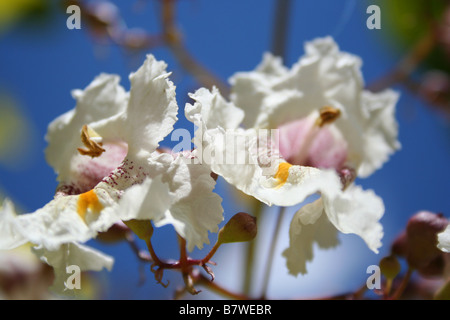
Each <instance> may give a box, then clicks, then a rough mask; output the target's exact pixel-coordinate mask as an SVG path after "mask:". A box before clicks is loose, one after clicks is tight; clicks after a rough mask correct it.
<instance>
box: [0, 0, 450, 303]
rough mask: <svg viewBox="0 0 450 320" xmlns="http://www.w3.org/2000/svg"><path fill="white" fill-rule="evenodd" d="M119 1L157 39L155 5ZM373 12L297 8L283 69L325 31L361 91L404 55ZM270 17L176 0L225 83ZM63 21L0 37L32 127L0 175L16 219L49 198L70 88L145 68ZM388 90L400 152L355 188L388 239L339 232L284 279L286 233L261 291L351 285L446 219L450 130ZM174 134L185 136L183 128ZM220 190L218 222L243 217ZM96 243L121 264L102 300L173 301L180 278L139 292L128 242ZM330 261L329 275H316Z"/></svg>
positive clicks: (305, 4) (181, 90) (299, 4)
mask: <svg viewBox="0 0 450 320" xmlns="http://www.w3.org/2000/svg"><path fill="white" fill-rule="evenodd" d="M117 3H118V6H119V8H120V9H121V14H122V15H123V17H124V19H125V21H126V23H127V25H128V26H129V27H141V28H145V29H146V30H148V31H150V32H155V33H156V32H158V30H159V20H158V12H157V11H155V10H156V9H157V6H156V5H155V1H148V2H144V3H147V5H146V6H144V7H143V10H141V11H139V12H135V11H133V10H132V5H130V3H133V1H130V2H129V1H117ZM369 4H370V1H367V2H362V1H361V2H360V1H358V2H356V1H352V0H346V1H331V0H315V1H293V7H292V10H291V19H292V20H291V24H290V28H289V36H288V41H287V51H286V59H285V64H286V65H287V66H291V65H292V64H293V63H295V62H296V61H297V60H298V58H299V57H300V56H301V55H302V54H303V44H304V42H305V41H308V40H312V39H314V38H316V37H323V36H327V35H331V36H333V37H334V38H335V40H336V42H337V43H338V44H339V46H340V48H341V49H342V50H343V51H348V52H351V53H353V54H356V55H359V56H360V57H361V58H362V60H363V63H364V64H363V70H362V71H363V74H364V78H365V81H366V83H371V82H372V81H374V80H375V79H377V78H378V77H380V76H382V75H383V74H385V73H386V72H388V71H389V70H390V69H391V68H392V67H393V66H394V65H395V63H396V62H397V61H398V60H399V59H400V58H401V56H402V53H401V52H399V51H398V50H395V48H392V47H390V46H388V44H387V42H386V41H385V39H384V35H383V32H386V31H388V30H368V29H367V28H366V19H367V17H368V15H367V14H366V8H367V6H368V5H369ZM381 9H382V10H383V8H381ZM273 10H274V1H272V0H244V1H241V0H239V1H238V0H228V1H210V0H180V1H179V5H178V10H177V22H178V26H179V28H180V30H181V31H182V32H183V36H184V40H185V42H186V44H187V47H188V49H189V50H190V52H191V53H192V55H193V56H194V57H196V59H197V60H198V61H200V62H201V63H202V64H204V65H205V66H206V67H207V68H209V69H210V70H212V71H213V72H214V73H215V74H217V75H218V76H219V77H220V78H222V79H224V80H227V79H228V78H229V77H230V76H231V75H233V74H234V73H235V72H237V71H247V70H252V69H253V68H254V67H255V66H256V65H257V64H258V63H259V62H260V61H261V58H262V55H263V53H264V52H266V51H270V46H271V36H272V21H273V17H272V16H273ZM67 17H68V15H65V14H64V12H61V13H60V14H58V15H57V17H56V19H54V20H53V21H52V23H50V24H48V25H47V26H46V27H45V28H42V29H39V28H34V29H33V30H30V29H24V28H15V29H12V30H11V31H9V32H8V33H6V34H3V35H2V36H1V37H0V47H1V50H0V89H1V91H4V92H7V93H8V94H9V95H10V96H11V97H12V98H13V99H14V100H16V102H17V103H18V105H19V108H20V110H21V112H22V113H23V114H24V116H25V117H26V118H27V119H28V122H29V129H30V133H31V134H30V137H29V139H30V141H31V144H30V145H28V146H27V152H26V153H25V154H24V158H25V160H26V161H18V163H19V164H18V165H4V166H1V167H0V190H2V191H3V193H4V195H5V196H8V197H10V198H11V199H13V201H14V202H15V203H17V204H18V205H19V206H20V208H21V209H22V210H23V211H24V212H31V211H34V210H36V209H38V208H40V207H42V206H43V205H44V204H46V203H47V202H48V201H50V199H51V198H52V196H53V194H54V190H55V188H56V176H55V174H54V172H53V170H52V168H50V167H49V165H48V164H47V163H46V161H45V158H44V153H43V151H44V149H45V147H46V142H45V140H44V136H45V133H46V130H47V126H48V124H49V122H50V121H52V120H53V119H54V118H55V117H57V116H58V115H60V114H62V113H63V112H65V111H67V110H69V109H71V108H73V107H74V100H73V99H72V98H71V95H70V92H71V90H73V89H76V88H84V87H86V86H87V85H88V84H89V82H90V81H91V80H92V79H93V78H94V77H95V76H96V75H98V74H99V73H101V72H107V73H115V74H119V75H120V76H121V78H122V85H123V86H124V87H125V88H129V82H128V74H129V73H130V72H132V71H134V70H135V69H136V68H137V67H139V65H140V63H141V62H142V61H143V56H138V57H136V58H135V59H130V58H129V57H127V54H125V53H124V52H123V50H121V49H120V48H117V47H115V46H104V47H102V46H96V45H95V44H94V43H93V40H92V38H91V37H90V36H89V34H88V33H87V30H86V28H84V27H83V22H82V29H81V30H68V29H67V28H66V18H67ZM382 26H383V20H382ZM150 53H153V54H154V55H155V56H156V57H157V58H158V59H162V60H165V61H166V62H167V63H168V69H169V70H171V71H173V76H172V78H171V79H172V81H174V83H175V85H176V86H177V100H178V103H179V106H180V107H181V108H182V107H183V106H184V104H185V102H186V101H187V92H192V91H194V90H195V89H196V86H197V84H196V83H195V82H194V81H193V80H192V78H191V77H190V76H189V75H187V74H186V73H185V72H184V71H183V70H182V69H181V68H180V65H179V64H178V63H177V62H176V60H175V59H174V58H173V56H172V55H171V54H170V52H169V51H168V50H167V49H165V48H155V49H154V50H151V51H150ZM394 89H396V90H398V91H400V92H401V99H400V101H399V103H398V108H397V112H396V113H397V119H398V122H399V140H400V142H401V144H402V149H401V150H400V151H399V152H397V153H396V154H394V155H393V156H392V157H391V159H390V161H389V162H387V163H386V164H385V165H384V166H383V168H382V169H381V170H379V171H377V172H376V173H375V174H373V175H372V176H371V177H369V178H367V179H364V180H360V181H358V183H360V184H361V185H362V186H364V187H365V188H371V189H373V190H374V191H375V192H376V193H377V194H378V195H379V196H380V197H382V198H383V200H384V203H385V207H386V212H385V216H384V217H383V219H382V223H383V226H384V231H385V237H384V239H383V243H384V246H383V248H382V250H381V253H380V255H375V254H372V253H371V252H370V251H369V250H368V249H367V248H366V247H365V245H364V244H363V243H362V240H360V239H357V238H356V237H352V236H343V237H342V245H341V246H340V247H339V248H338V249H334V250H330V251H325V252H318V254H317V261H315V262H314V263H313V264H310V265H309V269H310V270H312V271H311V274H310V275H308V276H305V277H302V276H299V277H298V278H294V277H292V276H287V275H284V274H286V269H285V267H284V260H283V259H282V258H281V257H280V254H279V253H280V252H281V251H282V250H283V249H284V248H285V247H286V246H287V243H286V241H287V229H286V228H287V226H285V231H286V232H284V238H283V239H282V241H281V242H280V247H279V253H278V257H277V261H276V263H275V266H276V268H278V269H279V270H280V271H279V272H277V274H278V273H279V274H282V275H279V276H278V275H277V277H279V278H278V279H277V278H276V277H274V279H277V281H276V283H274V284H273V285H272V286H271V287H270V289H269V293H270V294H272V295H273V296H274V297H284V296H285V295H287V294H288V293H289V294H292V295H296V296H299V295H300V296H301V295H306V296H307V295H308V294H310V295H317V294H320V290H329V291H332V292H333V290H334V292H340V291H341V290H342V288H346V289H350V290H351V289H352V288H353V289H355V288H357V287H358V286H359V285H360V284H362V283H364V281H365V277H366V273H365V271H366V267H367V266H368V265H370V264H376V263H377V262H378V260H379V259H380V258H381V257H382V255H383V254H386V253H387V252H388V251H389V244H390V243H391V242H392V240H393V239H394V238H395V236H396V235H397V234H398V233H399V232H400V231H401V230H402V228H403V227H404V226H405V224H406V222H407V219H408V217H409V216H411V215H412V214H414V213H415V212H417V211H419V210H430V211H433V212H442V213H444V214H445V215H446V216H447V217H450V201H449V200H448V199H449V196H450V194H449V192H450V170H449V169H448V164H449V159H450V139H449V137H450V135H449V133H450V131H449V122H448V121H447V120H445V119H444V118H443V117H441V116H440V115H439V114H438V113H436V112H435V111H432V110H431V109H430V108H429V107H427V106H426V105H424V104H423V103H422V102H421V101H420V100H419V99H417V98H416V97H415V96H412V95H411V94H410V93H408V92H407V91H405V90H403V88H402V87H399V86H396V87H394ZM181 118H182V117H181ZM177 126H178V127H186V128H188V129H191V126H190V125H189V124H188V123H187V122H186V121H184V120H181V121H180V123H179V124H178V125H177ZM22 160H23V159H22ZM218 192H220V193H221V195H223V197H224V198H225V199H226V200H227V199H230V200H231V201H224V208H225V219H228V218H229V217H230V216H231V215H232V214H233V213H235V212H237V211H240V210H242V208H243V205H242V204H241V203H240V202H237V201H234V200H233V198H231V195H230V194H231V192H230V190H229V189H227V187H226V186H225V185H224V184H223V183H222V182H220V183H219V185H218ZM269 213H270V212H269ZM290 214H293V212H290ZM287 222H288V221H287ZM165 231H166V230H162V235H161V238H162V239H166V238H167V239H169V240H167V248H164V247H162V248H160V249H161V250H167V251H165V252H167V256H170V255H171V254H172V255H175V257H177V252H176V251H174V250H172V249H171V248H172V247H173V246H176V242H175V241H174V239H173V240H170V239H171V236H170V235H166V233H165ZM268 232H270V231H268ZM169 233H170V232H169V231H168V232H167V234H169ZM212 239H215V238H214V237H212ZM164 241H166V240H164ZM93 245H95V246H98V247H99V248H102V249H104V251H105V252H108V253H110V254H113V255H120V257H121V258H120V260H119V259H117V262H116V265H115V268H114V271H113V272H112V273H106V274H102V277H103V279H104V280H105V281H108V282H110V283H109V284H108V285H107V288H110V290H107V295H106V297H107V298H138V299H141V298H143V299H146V298H163V299H164V298H170V297H171V294H172V292H173V289H174V288H175V283H176V282H179V281H180V279H179V275H178V274H170V272H167V278H168V279H170V280H171V287H170V288H169V289H163V288H161V287H160V286H159V285H157V284H155V283H154V280H153V279H152V275H151V273H150V272H146V275H147V282H146V283H145V284H144V285H143V286H141V287H139V288H136V285H135V282H136V283H137V281H138V275H137V270H138V264H137V262H136V258H135V257H134V256H133V255H132V254H131V252H129V250H128V247H127V246H126V245H125V244H120V245H117V246H104V245H97V244H93ZM233 248H239V247H238V246H235V247H234V246H230V249H225V250H224V251H223V264H224V266H223V267H224V268H225V269H222V268H221V265H220V264H219V266H218V267H217V269H215V270H216V271H217V273H216V276H217V281H222V280H223V282H225V283H229V285H230V286H233V285H234V284H236V283H238V280H237V279H236V278H233V277H231V278H230V274H231V273H230V272H229V271H230V270H231V269H232V268H236V272H238V271H239V270H238V269H239V259H237V260H236V261H237V262H236V264H233V266H231V267H230V266H226V264H227V261H230V260H227V259H229V258H228V255H231V254H232V253H233ZM234 251H236V250H234ZM355 253H356V254H355ZM219 258H220V257H219ZM330 261H332V265H333V266H334V267H333V268H332V269H329V270H324V268H325V266H326V265H330V264H329V262H330ZM147 271H148V270H147ZM221 276H222V278H221ZM225 279H226V280H225ZM274 282H275V281H274ZM325 288H327V289H325Z"/></svg>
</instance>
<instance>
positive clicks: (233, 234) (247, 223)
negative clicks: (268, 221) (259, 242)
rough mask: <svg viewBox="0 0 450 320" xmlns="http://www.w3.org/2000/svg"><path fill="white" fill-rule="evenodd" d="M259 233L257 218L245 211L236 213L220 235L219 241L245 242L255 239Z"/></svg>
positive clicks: (221, 230)
mask: <svg viewBox="0 0 450 320" xmlns="http://www.w3.org/2000/svg"><path fill="white" fill-rule="evenodd" d="M256 233H257V227H256V218H255V217H253V216H251V215H249V214H247V213H244V212H239V213H236V214H235V215H234V216H233V217H232V218H231V219H230V220H229V221H228V222H227V224H226V225H225V226H223V227H222V229H220V231H219V235H218V240H217V242H218V243H221V244H222V243H230V242H244V241H250V240H253V239H254V238H255V236H256Z"/></svg>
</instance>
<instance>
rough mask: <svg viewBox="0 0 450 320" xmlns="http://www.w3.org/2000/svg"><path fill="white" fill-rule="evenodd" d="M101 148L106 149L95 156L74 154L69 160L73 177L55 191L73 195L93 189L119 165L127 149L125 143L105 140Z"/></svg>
mask: <svg viewBox="0 0 450 320" xmlns="http://www.w3.org/2000/svg"><path fill="white" fill-rule="evenodd" d="M103 148H104V149H105V150H106V151H105V152H103V153H102V155H101V156H99V157H96V158H91V157H89V156H84V155H81V154H78V155H76V156H74V157H73V158H72V161H71V170H73V172H74V173H73V176H74V179H73V181H72V182H71V183H62V184H60V185H59V186H58V189H57V193H59V194H62V195H75V194H81V193H83V192H87V191H89V190H91V189H93V188H94V187H95V186H96V185H97V184H98V183H99V182H100V181H102V180H103V179H104V178H105V177H107V176H108V175H109V174H111V172H113V170H115V169H116V168H117V167H119V165H120V164H121V163H122V161H124V159H125V156H126V154H127V151H128V148H127V145H126V143H122V142H116V143H112V142H107V143H104V144H103Z"/></svg>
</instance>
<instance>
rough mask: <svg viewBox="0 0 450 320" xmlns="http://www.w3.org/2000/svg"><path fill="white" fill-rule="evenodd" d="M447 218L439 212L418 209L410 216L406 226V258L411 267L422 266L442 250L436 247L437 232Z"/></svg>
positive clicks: (446, 222)
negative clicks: (418, 210)
mask: <svg viewBox="0 0 450 320" xmlns="http://www.w3.org/2000/svg"><path fill="white" fill-rule="evenodd" d="M447 224H448V220H447V219H446V218H445V217H443V216H442V215H441V214H435V213H432V212H429V211H420V212H418V213H417V214H415V215H414V216H413V217H411V218H410V219H409V221H408V225H407V227H406V235H407V246H408V253H407V255H406V259H407V260H408V263H409V265H410V266H411V267H413V268H417V269H420V268H423V267H426V266H427V265H428V264H430V263H431V262H432V261H433V260H434V259H435V258H436V257H437V256H438V255H440V254H441V253H442V252H441V251H440V250H439V249H438V248H437V234H438V233H440V232H442V231H443V230H444V229H445V228H446V226H447Z"/></svg>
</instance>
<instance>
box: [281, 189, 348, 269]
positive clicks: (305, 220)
mask: <svg viewBox="0 0 450 320" xmlns="http://www.w3.org/2000/svg"><path fill="white" fill-rule="evenodd" d="M314 243H317V244H318V246H319V247H320V248H324V249H326V248H331V247H334V246H337V245H338V244H339V239H338V236H337V230H336V228H335V227H334V226H333V225H332V224H331V222H330V221H329V220H328V218H327V216H326V214H325V213H324V207H323V203H322V198H319V199H318V200H316V201H314V202H312V203H309V204H306V205H304V206H303V207H302V208H301V209H300V210H298V211H297V212H296V213H295V215H294V217H293V218H292V221H291V224H290V227H289V248H287V249H286V250H285V251H284V252H283V256H284V257H285V258H286V264H287V267H288V270H289V273H290V274H292V275H295V276H296V275H298V274H299V273H301V274H305V273H307V270H306V263H307V262H308V261H311V260H312V259H313V257H314V254H313V246H314Z"/></svg>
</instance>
